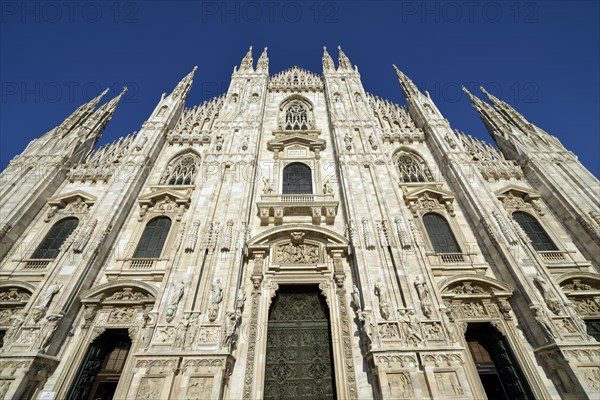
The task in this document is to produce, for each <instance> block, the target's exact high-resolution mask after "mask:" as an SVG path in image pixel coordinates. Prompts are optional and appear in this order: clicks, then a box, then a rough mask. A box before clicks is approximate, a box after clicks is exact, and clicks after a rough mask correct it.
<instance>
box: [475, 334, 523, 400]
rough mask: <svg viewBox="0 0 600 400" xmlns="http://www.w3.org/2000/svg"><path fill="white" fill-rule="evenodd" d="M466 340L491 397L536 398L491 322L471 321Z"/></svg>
mask: <svg viewBox="0 0 600 400" xmlns="http://www.w3.org/2000/svg"><path fill="white" fill-rule="evenodd" d="M465 340H466V341H467V345H468V347H469V351H470V352H471V356H472V357H473V361H474V362H475V368H476V369H477V373H478V375H479V379H481V384H482V385H483V388H484V390H485V394H486V395H487V397H488V399H494V400H509V399H510V400H527V399H533V396H532V395H531V394H530V390H529V387H528V385H527V382H526V381H525V379H524V376H523V374H522V372H521V370H520V368H519V366H518V364H517V363H516V361H515V358H514V356H513V354H512V352H511V351H510V348H509V346H508V345H507V343H506V341H505V340H504V338H503V337H502V335H501V334H500V333H499V332H498V331H497V330H496V329H494V328H493V327H492V326H491V325H490V324H469V325H468V327H467V331H466V333H465Z"/></svg>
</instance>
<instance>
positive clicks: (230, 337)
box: [223, 311, 242, 352]
mask: <svg viewBox="0 0 600 400" xmlns="http://www.w3.org/2000/svg"><path fill="white" fill-rule="evenodd" d="M241 319H242V316H241V314H239V313H238V312H233V311H228V312H227V320H226V321H225V325H226V328H225V329H226V331H225V338H224V340H223V346H224V347H227V350H228V351H230V352H231V350H233V346H234V345H235V342H236V340H237V327H238V325H239V323H240V322H241Z"/></svg>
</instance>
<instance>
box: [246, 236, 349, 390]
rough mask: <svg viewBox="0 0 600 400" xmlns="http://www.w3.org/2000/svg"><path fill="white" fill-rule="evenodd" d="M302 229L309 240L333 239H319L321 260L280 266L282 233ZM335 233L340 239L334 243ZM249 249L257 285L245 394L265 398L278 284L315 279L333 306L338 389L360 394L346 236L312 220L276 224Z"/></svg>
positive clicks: (253, 302) (253, 303)
mask: <svg viewBox="0 0 600 400" xmlns="http://www.w3.org/2000/svg"><path fill="white" fill-rule="evenodd" d="M311 230H312V231H313V232H311ZM286 231H289V232H286ZM298 231H301V232H304V233H305V234H306V236H307V240H308V239H309V238H310V240H315V239H316V237H318V236H328V238H329V239H330V240H329V243H328V242H326V241H324V240H318V239H316V241H319V242H320V243H321V249H320V252H322V254H321V255H320V258H319V262H318V263H317V264H305V265H299V266H298V268H294V266H290V267H289V268H279V267H278V266H277V264H275V262H274V261H275V260H274V257H273V256H272V255H273V254H274V251H272V250H274V247H275V246H276V245H277V244H278V243H281V240H278V239H281V235H282V234H286V233H292V237H293V235H294V234H296V233H297V232H298ZM269 236H271V237H269ZM331 239H334V240H335V241H337V242H338V243H336V244H332V243H331ZM340 239H341V240H340ZM310 240H309V241H310ZM257 242H260V244H259V243H257ZM340 242H341V243H340ZM247 250H248V253H247V256H248V261H249V267H250V265H252V267H251V268H249V269H248V270H249V271H250V272H251V276H250V277H249V278H250V279H251V280H252V283H253V287H254V290H253V291H252V294H251V300H252V301H251V307H252V309H251V315H250V321H249V324H248V326H249V329H248V332H247V335H246V336H247V337H248V353H247V359H246V361H247V364H246V371H245V377H244V391H243V397H244V398H262V397H263V394H264V381H265V365H266V363H265V360H266V352H267V329H268V319H269V309H270V306H271V303H272V300H273V298H274V297H275V295H276V294H277V290H278V289H279V286H280V285H316V286H318V287H319V289H320V290H321V293H322V294H323V296H324V297H325V301H326V303H327V306H328V310H329V321H330V334H331V348H332V352H333V366H332V367H333V370H334V379H335V392H336V394H337V397H338V398H342V399H357V388H356V374H355V372H354V361H353V354H352V339H353V338H352V329H351V326H350V323H351V318H350V311H349V305H348V303H347V300H346V297H347V295H346V288H345V286H344V281H345V275H344V273H343V271H344V270H348V269H349V265H348V261H347V258H346V256H347V254H348V242H347V240H346V239H345V238H343V237H341V236H339V235H337V234H335V233H334V232H331V231H329V230H327V229H324V228H316V227H307V226H302V227H296V229H294V227H286V228H283V229H281V228H275V229H274V230H272V231H270V232H269V233H267V232H265V234H264V235H259V237H257V238H255V239H253V240H250V241H249V244H248V248H247ZM344 260H346V261H344ZM273 265H274V266H275V267H273Z"/></svg>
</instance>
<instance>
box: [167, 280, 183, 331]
mask: <svg viewBox="0 0 600 400" xmlns="http://www.w3.org/2000/svg"><path fill="white" fill-rule="evenodd" d="M184 286H185V284H184V283H183V281H177V282H173V284H172V285H171V294H170V295H169V306H168V307H167V312H166V320H167V322H171V321H173V319H174V318H175V314H176V313H177V306H178V305H179V301H180V300H181V298H182V297H183V290H184Z"/></svg>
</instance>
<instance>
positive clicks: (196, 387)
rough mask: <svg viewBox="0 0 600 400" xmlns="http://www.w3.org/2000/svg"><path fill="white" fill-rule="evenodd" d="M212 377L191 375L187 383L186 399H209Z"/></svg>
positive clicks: (210, 396)
mask: <svg viewBox="0 0 600 400" xmlns="http://www.w3.org/2000/svg"><path fill="white" fill-rule="evenodd" d="M213 380H214V378H212V377H191V378H190V380H189V383H188V389H187V395H186V398H188V399H210V398H212V388H213Z"/></svg>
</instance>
